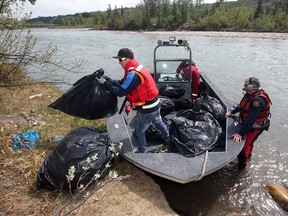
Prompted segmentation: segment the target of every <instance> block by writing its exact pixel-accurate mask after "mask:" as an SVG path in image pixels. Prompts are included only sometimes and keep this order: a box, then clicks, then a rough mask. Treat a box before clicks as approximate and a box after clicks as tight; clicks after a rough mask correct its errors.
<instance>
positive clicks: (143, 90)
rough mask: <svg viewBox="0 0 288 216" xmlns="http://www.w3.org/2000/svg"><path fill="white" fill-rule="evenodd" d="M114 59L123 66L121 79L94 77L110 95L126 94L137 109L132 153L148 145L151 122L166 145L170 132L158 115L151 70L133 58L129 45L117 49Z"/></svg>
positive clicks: (154, 84)
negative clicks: (148, 131) (135, 140)
mask: <svg viewBox="0 0 288 216" xmlns="http://www.w3.org/2000/svg"><path fill="white" fill-rule="evenodd" d="M113 58H115V59H118V60H119V64H120V65H121V67H122V68H123V69H124V77H123V79H121V80H113V81H112V80H111V79H110V78H109V77H107V76H105V75H104V76H102V77H101V78H97V79H98V81H99V82H100V83H102V84H104V86H105V87H106V89H108V90H109V92H110V93H111V94H114V95H116V96H118V97H123V96H126V98H127V99H128V101H129V102H130V103H131V105H132V106H133V107H135V109H136V110H137V118H136V119H137V122H136V128H135V132H136V133H135V135H136V137H137V142H138V150H137V151H136V152H135V153H144V152H145V150H146V147H147V145H146V137H145V131H146V130H147V129H148V127H149V126H150V124H151V123H152V124H154V125H155V127H156V128H157V129H158V130H159V131H160V132H161V134H162V137H163V139H164V144H165V145H169V142H170V136H169V132H168V130H167V127H166V125H165V124H164V122H163V121H162V118H161V115H160V108H161V107H160V100H159V98H158V93H159V92H158V88H157V86H156V83H155V81H154V79H153V77H152V76H151V74H150V72H149V71H148V70H147V69H146V68H145V67H143V66H142V65H141V64H139V63H138V62H137V60H136V59H134V53H133V52H132V51H131V50H130V49H128V48H122V49H120V50H119V52H118V55H117V56H115V57H113Z"/></svg>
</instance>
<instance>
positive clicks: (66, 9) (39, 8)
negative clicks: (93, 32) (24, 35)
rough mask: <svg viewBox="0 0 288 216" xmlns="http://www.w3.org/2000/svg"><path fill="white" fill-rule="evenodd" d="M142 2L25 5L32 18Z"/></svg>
mask: <svg viewBox="0 0 288 216" xmlns="http://www.w3.org/2000/svg"><path fill="white" fill-rule="evenodd" d="M140 2H141V0H36V3H35V5H31V4H30V2H26V3H25V11H24V12H26V13H29V12H31V11H32V17H38V16H57V15H67V14H75V13H82V12H91V11H99V10H101V11H105V10H107V8H108V5H109V4H110V5H111V8H112V9H114V7H115V5H116V6H117V8H120V7H121V6H123V7H134V6H136V5H137V4H139V3H140ZM213 2H216V0H205V3H213Z"/></svg>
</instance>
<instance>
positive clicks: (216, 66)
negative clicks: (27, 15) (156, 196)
mask: <svg viewBox="0 0 288 216" xmlns="http://www.w3.org/2000/svg"><path fill="white" fill-rule="evenodd" d="M32 34H33V35H35V36H36V37H37V38H38V43H37V48H39V49H42V48H43V47H45V46H46V45H47V44H48V43H49V42H53V43H54V44H56V45H57V47H58V58H59V59H63V60H64V61H65V62H67V63H68V64H69V63H71V62H73V61H74V60H75V59H76V58H77V59H83V60H85V61H87V63H86V65H85V67H84V71H83V72H81V73H76V74H75V73H68V72H66V71H61V70H58V71H55V72H49V73H47V72H43V71H38V70H36V69H33V68H29V70H28V76H30V77H33V79H38V80H44V81H55V79H62V78H63V79H64V80H65V81H66V82H69V83H73V82H75V81H76V80H78V79H79V78H81V77H83V76H84V75H87V74H90V73H92V72H94V71H96V70H97V69H99V68H103V69H104V70H105V73H106V74H107V75H108V76H110V77H112V78H121V77H122V75H123V71H122V68H121V67H120V65H118V61H117V60H115V59H113V58H112V56H114V55H116V54H117V52H118V50H119V49H120V48H123V47H128V48H130V49H132V50H133V51H134V54H135V58H136V59H137V60H138V61H139V62H141V63H142V64H143V65H144V66H146V67H147V68H148V69H150V70H151V71H152V69H153V50H154V47H155V46H156V45H157V41H158V40H159V39H161V40H164V39H167V38H168V36H169V35H172V34H174V35H176V36H177V38H183V39H186V40H188V42H189V44H190V46H191V48H192V51H193V53H192V55H193V59H194V61H195V62H196V64H197V67H198V69H199V70H200V71H201V72H204V73H205V74H206V75H207V76H208V77H209V78H210V79H211V80H213V82H214V84H215V85H216V86H217V87H218V88H219V89H220V90H221V91H222V92H223V94H224V95H225V96H226V97H227V98H229V99H230V100H231V102H232V103H234V102H235V103H236V102H239V101H240V99H241V98H242V96H243V92H242V87H243V82H244V80H245V79H246V78H248V77H250V76H256V77H258V78H259V79H260V82H261V87H262V88H263V89H265V90H266V91H267V92H268V94H269V95H270V97H271V100H272V102H273V105H272V107H271V113H272V119H271V127H270V129H269V131H268V132H266V131H265V132H264V133H263V134H262V135H261V136H260V137H259V139H258V140H257V142H256V145H255V148H254V150H253V155H252V158H251V161H250V165H249V167H248V168H247V169H245V170H241V171H239V170H238V169H237V160H236V161H233V162H232V163H230V164H229V165H227V166H226V167H224V168H223V169H221V170H219V171H218V172H215V173H213V174H211V175H209V176H206V177H205V178H204V179H203V180H201V181H199V182H193V183H189V184H186V185H179V184H174V183H171V182H167V181H165V180H156V181H157V182H158V183H159V185H160V187H161V188H162V191H163V192H164V194H165V196H166V198H167V201H168V202H169V204H170V206H171V208H173V209H174V210H176V211H177V212H178V213H179V214H180V215H191V216H194V215H195V216H200V215H208V216H215V215H219V216H220V215H221V216H222V215H227V216H228V215H229V216H230V215H231V216H232V215H251V216H254V215H255V216H258V215H259V216H263V215H264V216H265V215H267V216H268V215H269V216H270V215H274V216H282V215H288V213H287V212H285V211H284V210H282V209H281V208H280V207H279V206H278V205H277V204H276V203H275V202H274V201H273V200H272V199H271V197H270V196H269V195H268V193H267V191H266V190H265V185H266V184H268V183H281V184H283V185H285V186H286V187H287V186H288V178H287V177H288V167H287V161H288V150H287V139H286V137H285V136H286V135H287V134H288V121H287V120H288V117H287V116H288V109H287V106H288V102H287V99H286V98H287V94H288V80H287V79H288V76H287V74H286V73H287V68H288V61H287V56H288V37H287V34H286V35H285V34H282V36H280V37H274V36H272V37H263V34H262V36H261V34H260V36H259V34H255V35H253V33H252V34H251V33H250V34H248V36H245V34H240V33H233V34H231V33H230V34H229V33H227V35H225V34H224V36H223V35H221V34H220V35H218V34H217V33H216V34H215V33H213V34H212V33H211V34H210V33H202V34H201V33H199V34H195V33H192V32H154V33H143V32H142V33H141V32H116V31H90V30H88V29H69V30H57V29H54V30H48V29H33V30H32ZM243 35H244V36H243ZM283 35H284V36H283ZM70 87H71V86H69V85H60V86H59V88H60V89H61V90H62V91H65V90H67V89H68V88H70ZM285 95H286V96H285ZM285 134H286V135H285ZM235 145H237V144H236V143H235Z"/></svg>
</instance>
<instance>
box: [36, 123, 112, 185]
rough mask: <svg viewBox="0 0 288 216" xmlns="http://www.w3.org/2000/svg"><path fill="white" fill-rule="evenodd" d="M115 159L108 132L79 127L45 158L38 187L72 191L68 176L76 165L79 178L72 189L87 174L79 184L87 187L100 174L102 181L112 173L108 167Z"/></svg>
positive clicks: (76, 175)
mask: <svg viewBox="0 0 288 216" xmlns="http://www.w3.org/2000/svg"><path fill="white" fill-rule="evenodd" d="M95 156H97V157H96V158H98V159H95ZM88 158H89V159H88ZM111 159H112V154H111V151H110V150H109V137H108V134H107V133H104V132H102V131H100V130H99V129H97V128H94V127H82V128H77V129H75V130H73V131H72V132H70V133H69V134H68V135H67V136H66V137H65V138H64V139H63V140H62V141H61V143H59V145H58V146H57V147H56V148H55V149H54V150H53V151H52V152H51V153H50V154H49V155H48V157H47V158H46V159H45V161H44V162H43V164H42V165H41V167H40V169H39V171H38V174H37V187H38V188H39V189H40V188H47V189H60V188H61V189H69V183H68V180H67V177H66V176H67V175H68V170H69V168H70V167H72V166H74V168H75V177H74V178H73V180H72V181H71V188H72V189H74V188H76V186H77V182H78V181H79V177H80V176H81V175H82V174H83V173H84V172H85V174H87V175H85V176H84V178H83V179H82V180H81V181H79V185H80V184H83V185H84V186H85V185H86V184H87V183H88V182H90V181H91V179H92V178H93V176H94V175H95V174H96V173H100V179H101V178H103V177H105V176H106V175H107V174H108V172H109V171H110V170H108V169H106V170H105V169H104V168H105V165H106V164H107V163H108V162H109V161H110V160H111ZM79 185H78V186H79Z"/></svg>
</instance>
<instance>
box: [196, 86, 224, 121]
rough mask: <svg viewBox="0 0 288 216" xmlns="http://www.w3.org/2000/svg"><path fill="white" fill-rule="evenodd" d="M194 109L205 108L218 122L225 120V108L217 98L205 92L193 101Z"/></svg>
mask: <svg viewBox="0 0 288 216" xmlns="http://www.w3.org/2000/svg"><path fill="white" fill-rule="evenodd" d="M194 109H195V110H205V111H207V112H209V113H211V114H212V115H213V116H214V117H215V118H216V119H217V120H218V121H219V122H223V121H224V120H225V109H224V107H223V105H222V104H221V103H220V101H219V100H217V98H215V97H211V96H209V94H208V93H207V92H202V93H201V94H200V97H199V98H197V99H196V100H195V101H194Z"/></svg>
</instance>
